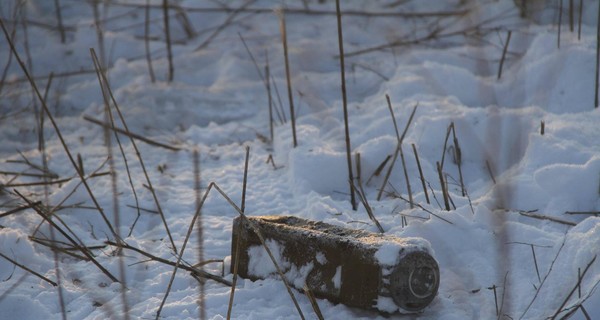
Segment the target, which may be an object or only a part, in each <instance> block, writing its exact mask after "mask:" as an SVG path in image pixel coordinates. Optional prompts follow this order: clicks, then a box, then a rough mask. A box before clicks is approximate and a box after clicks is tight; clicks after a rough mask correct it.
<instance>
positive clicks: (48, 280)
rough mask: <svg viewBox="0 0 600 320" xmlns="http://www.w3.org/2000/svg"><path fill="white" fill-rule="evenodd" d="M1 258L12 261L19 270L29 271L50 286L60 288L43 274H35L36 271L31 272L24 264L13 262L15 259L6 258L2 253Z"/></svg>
mask: <svg viewBox="0 0 600 320" xmlns="http://www.w3.org/2000/svg"><path fill="white" fill-rule="evenodd" d="M0 257H2V258H4V259H6V260H8V261H10V262H11V263H12V264H14V265H15V266H17V267H19V268H21V269H23V270H25V271H27V272H29V273H31V274H33V275H34V276H36V277H38V278H40V279H42V280H44V281H46V282H48V283H49V284H51V285H53V286H55V287H56V286H58V284H57V283H56V282H54V281H52V280H50V279H48V278H46V277H44V276H43V275H41V274H39V273H37V272H35V271H33V270H31V269H29V268H27V267H26V266H24V265H22V264H20V263H18V262H17V261H15V260H13V259H11V258H9V257H7V256H5V255H4V254H2V253H0Z"/></svg>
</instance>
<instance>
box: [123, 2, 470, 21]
mask: <svg viewBox="0 0 600 320" xmlns="http://www.w3.org/2000/svg"><path fill="white" fill-rule="evenodd" d="M111 5H118V6H121V7H132V8H139V7H141V5H139V4H135V3H125V2H117V1H112V2H111ZM150 7H151V8H153V9H161V8H162V7H161V6H160V5H151V6H150ZM170 7H171V8H172V9H175V8H176V7H174V6H173V5H170ZM180 8H181V9H183V10H185V11H187V12H203V13H231V12H234V11H236V10H237V11H240V12H243V13H252V14H272V13H273V9H270V8H247V9H244V10H240V9H239V8H230V7H225V6H223V7H212V8H198V7H184V6H181V7H180ZM281 10H282V11H283V12H284V13H285V14H298V15H309V16H323V15H325V16H334V15H336V11H333V10H316V9H306V8H283V9H281ZM467 13H469V10H457V11H422V12H393V11H377V12H369V11H365V10H344V11H342V15H344V16H356V17H366V18H369V17H382V18H386V17H387V18H405V19H414V18H435V17H460V16H464V15H465V14H467Z"/></svg>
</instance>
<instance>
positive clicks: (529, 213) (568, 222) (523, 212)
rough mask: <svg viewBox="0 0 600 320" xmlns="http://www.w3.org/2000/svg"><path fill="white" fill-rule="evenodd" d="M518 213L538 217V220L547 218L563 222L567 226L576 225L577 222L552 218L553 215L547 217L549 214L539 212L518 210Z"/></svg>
mask: <svg viewBox="0 0 600 320" xmlns="http://www.w3.org/2000/svg"><path fill="white" fill-rule="evenodd" d="M519 214H520V215H522V216H525V217H529V218H534V219H539V220H548V221H552V222H556V223H560V224H564V225H567V226H576V225H577V224H576V223H574V222H571V221H566V220H562V219H558V218H554V217H549V216H543V215H541V214H535V213H533V212H531V211H519Z"/></svg>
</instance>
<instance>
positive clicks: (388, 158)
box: [367, 154, 392, 186]
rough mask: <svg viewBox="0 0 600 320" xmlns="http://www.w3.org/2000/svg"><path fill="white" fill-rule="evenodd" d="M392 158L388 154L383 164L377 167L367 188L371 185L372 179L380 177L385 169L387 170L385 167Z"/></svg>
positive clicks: (368, 181) (368, 180)
mask: <svg viewBox="0 0 600 320" xmlns="http://www.w3.org/2000/svg"><path fill="white" fill-rule="evenodd" d="M391 158H392V155H391V154H388V155H387V156H386V157H385V159H383V161H381V163H380V164H379V165H378V166H377V168H376V169H375V171H373V173H372V174H371V176H370V177H369V179H367V186H368V185H369V183H370V182H371V179H373V177H379V175H381V172H382V171H383V169H384V168H385V166H386V165H387V163H388V161H390V159H391Z"/></svg>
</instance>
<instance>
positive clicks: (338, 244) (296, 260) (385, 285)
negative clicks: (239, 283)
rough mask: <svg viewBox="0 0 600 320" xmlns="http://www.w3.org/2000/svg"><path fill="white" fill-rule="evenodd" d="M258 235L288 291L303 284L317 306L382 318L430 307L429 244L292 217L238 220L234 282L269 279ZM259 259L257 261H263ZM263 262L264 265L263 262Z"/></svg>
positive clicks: (432, 267) (434, 276)
mask: <svg viewBox="0 0 600 320" xmlns="http://www.w3.org/2000/svg"><path fill="white" fill-rule="evenodd" d="M256 229H258V230H259V231H260V233H261V234H262V236H263V238H264V239H265V241H266V243H267V244H268V246H269V247H270V249H271V251H273V252H274V255H275V256H276V259H278V260H279V261H278V264H279V265H280V267H281V268H282V269H283V272H284V274H285V275H286V278H287V279H288V281H289V282H290V284H291V285H293V286H294V287H296V288H297V289H302V286H304V284H306V285H307V286H308V287H309V288H310V289H311V290H312V291H313V293H314V294H315V296H317V297H320V298H326V299H328V300H330V301H332V302H335V303H343V304H346V305H348V306H352V307H358V308H363V309H378V310H380V311H383V312H388V313H392V312H396V311H400V312H415V311H419V310H422V309H423V308H425V307H426V306H427V305H429V303H431V301H432V300H433V299H434V297H435V295H436V294H437V290H438V287H439V268H438V265H437V262H436V261H435V260H434V259H433V257H432V256H431V254H430V249H429V243H428V242H427V241H425V240H423V239H420V238H407V239H405V238H398V237H393V236H387V235H381V234H375V233H371V232H367V231H364V230H354V229H348V228H342V227H338V226H334V225H331V224H327V223H323V222H316V221H310V220H305V219H300V218H296V217H293V216H260V217H237V218H236V219H235V220H234V223H233V237H232V250H231V251H232V254H231V256H232V263H231V270H232V272H233V268H234V265H235V257H236V253H235V248H236V247H235V246H236V243H237V241H240V244H239V246H240V254H239V265H238V274H239V275H240V276H241V277H243V278H248V279H251V280H256V279H261V278H267V277H275V276H276V273H275V272H274V268H271V269H270V267H269V266H271V267H272V266H273V263H272V262H270V261H265V259H268V258H267V256H266V254H263V253H264V252H265V249H264V248H263V246H262V244H261V242H260V239H259V238H258V236H257V235H256V233H255V231H254V230H256ZM261 252H262V253H261ZM261 260H262V261H261Z"/></svg>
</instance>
